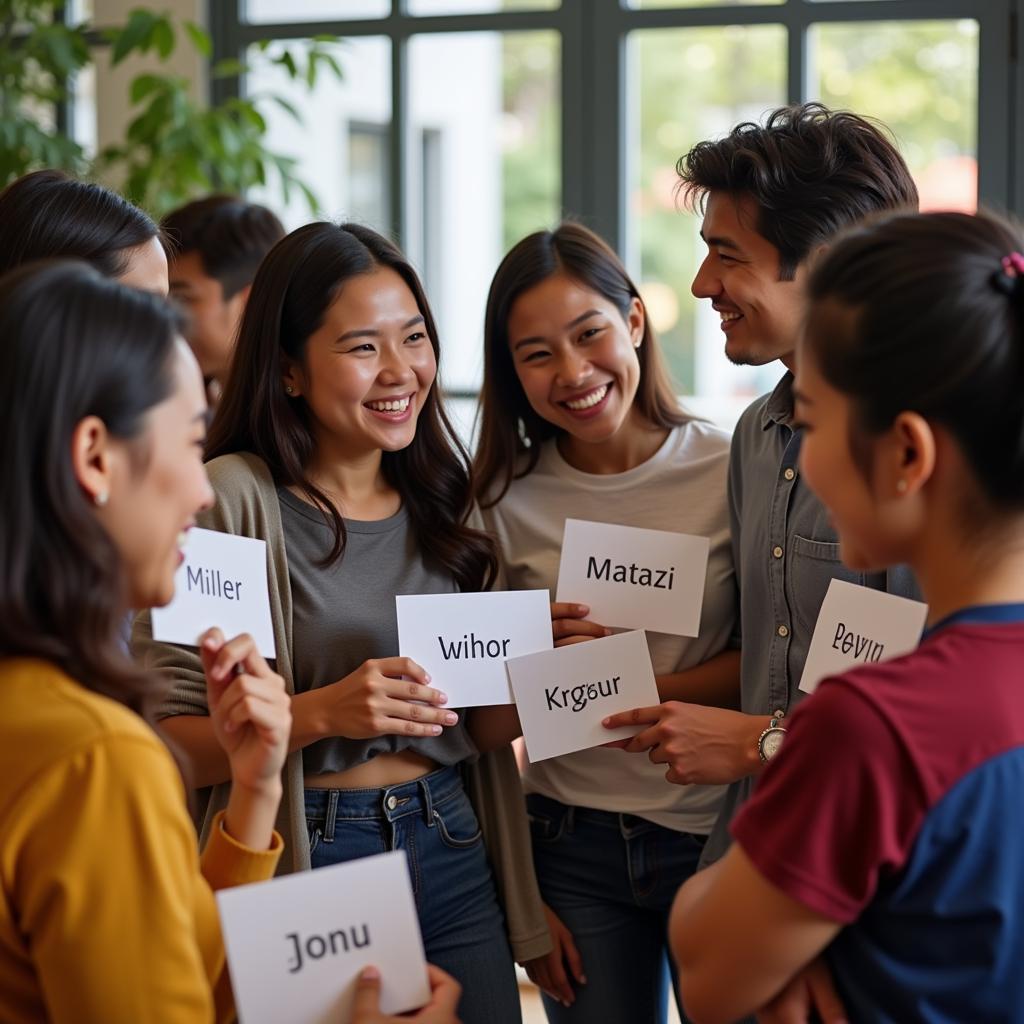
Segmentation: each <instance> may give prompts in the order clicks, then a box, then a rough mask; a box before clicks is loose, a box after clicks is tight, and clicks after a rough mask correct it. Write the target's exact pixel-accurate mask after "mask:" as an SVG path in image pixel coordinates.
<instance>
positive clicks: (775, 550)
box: [772, 544, 782, 558]
mask: <svg viewBox="0 0 1024 1024" xmlns="http://www.w3.org/2000/svg"><path fill="white" fill-rule="evenodd" d="M772 554H773V555H774V556H775V557H776V558H781V557H782V548H780V547H779V545H778V544H776V545H775V547H773V548H772Z"/></svg>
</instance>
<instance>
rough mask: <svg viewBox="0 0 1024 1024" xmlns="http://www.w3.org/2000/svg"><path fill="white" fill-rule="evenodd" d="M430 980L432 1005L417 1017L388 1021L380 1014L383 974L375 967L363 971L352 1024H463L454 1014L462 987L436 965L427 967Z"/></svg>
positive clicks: (412, 1015)
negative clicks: (416, 1023)
mask: <svg viewBox="0 0 1024 1024" xmlns="http://www.w3.org/2000/svg"><path fill="white" fill-rule="evenodd" d="M427 976H428V977H429V978H430V1002H429V1003H427V1005H426V1006H424V1007H423V1009H421V1010H417V1011H416V1012H415V1013H405V1014H402V1016H401V1017H389V1016H387V1015H386V1014H383V1013H381V1012H380V972H379V971H378V970H377V968H376V967H364V968H363V971H362V974H360V975H359V980H358V981H357V982H356V998H355V1002H354V1003H353V1004H352V1024H405V1022H406V1021H410V1020H418V1021H419V1022H420V1024H460V1022H459V1018H458V1017H457V1016H456V1014H455V1011H456V1010H457V1009H458V1006H459V997H460V996H461V995H462V986H461V985H460V984H459V983H458V982H457V981H456V980H455V979H454V978H453V977H451V975H449V974H445V972H444V971H442V970H441V968H440V967H435V966H434V965H433V964H427Z"/></svg>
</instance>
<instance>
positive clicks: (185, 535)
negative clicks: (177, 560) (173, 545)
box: [178, 530, 188, 551]
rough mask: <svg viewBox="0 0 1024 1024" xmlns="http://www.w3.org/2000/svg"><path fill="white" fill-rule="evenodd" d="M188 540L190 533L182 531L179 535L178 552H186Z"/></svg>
mask: <svg viewBox="0 0 1024 1024" xmlns="http://www.w3.org/2000/svg"><path fill="white" fill-rule="evenodd" d="M187 540H188V531H187V530H182V531H181V533H179V534H178V550H179V551H184V549H185V543H186V541H187Z"/></svg>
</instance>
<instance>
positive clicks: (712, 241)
mask: <svg viewBox="0 0 1024 1024" xmlns="http://www.w3.org/2000/svg"><path fill="white" fill-rule="evenodd" d="M700 237H701V238H703V239H704V244H705V245H708V246H712V245H717V246H720V247H721V248H723V249H735V250H736V252H743V249H742V248H741V247H740V245H739V244H738V243H736V242H734V241H733V240H732V239H731V238H729V237H728V236H727V235H712V236H711V237H710V238H709V237H708V236H707V235H705V234H704V229H703V228H701V232H700Z"/></svg>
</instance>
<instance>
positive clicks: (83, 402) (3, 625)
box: [0, 261, 182, 721]
mask: <svg viewBox="0 0 1024 1024" xmlns="http://www.w3.org/2000/svg"><path fill="white" fill-rule="evenodd" d="M181 327H182V323H181V319H180V316H179V314H178V313H176V312H175V311H174V310H173V309H172V308H171V307H170V306H169V305H167V304H166V303H165V302H163V301H162V300H160V299H159V298H157V297H156V296H154V295H149V294H146V293H145V292H140V291H135V290H133V289H129V288H126V287H124V286H122V285H119V284H117V283H116V282H114V281H111V280H109V279H107V278H104V277H103V276H102V275H101V274H100V273H98V272H97V271H96V270H94V269H92V268H90V267H88V266H86V265H85V264H84V263H79V262H77V261H60V262H52V263H37V264H29V265H26V266H25V267H22V268H19V269H17V270H13V271H11V272H10V273H9V274H7V275H5V276H4V277H3V278H0V338H3V344H2V345H0V445H2V448H3V452H4V456H3V458H2V459H0V524H2V525H0V656H3V657H17V656H21V657H36V658H42V659H45V660H46V661H50V662H53V663H54V664H55V665H57V666H59V667H60V668H61V669H63V670H64V671H65V672H66V673H67V674H68V675H70V676H71V677H72V678H74V679H75V680H76V681H77V682H79V683H80V684H81V685H82V686H84V687H86V688H87V689H89V690H93V691H95V692H96V693H102V694H105V695H106V696H108V697H112V698H113V699H115V700H117V701H120V703H122V704H124V705H126V706H127V707H129V708H131V709H132V710H133V711H135V712H137V713H138V714H141V715H142V716H143V717H144V718H146V719H148V720H149V721H152V713H153V711H154V710H155V704H156V702H157V701H158V700H159V698H160V696H161V695H162V694H163V692H164V690H165V686H164V685H163V684H162V683H161V680H160V679H159V678H158V677H156V676H153V675H147V674H145V673H143V672H141V671H140V670H139V668H138V667H137V666H136V665H135V664H133V662H132V661H131V659H130V658H129V657H128V654H127V651H126V648H125V643H124V635H123V631H124V623H125V615H126V614H127V611H128V608H127V600H128V598H127V586H126V581H125V579H124V575H123V569H122V564H121V559H120V557H119V554H118V550H117V548H116V546H115V544H114V542H113V540H112V539H111V537H110V536H109V534H108V533H107V531H106V530H105V529H104V528H103V526H102V525H101V523H100V521H99V519H97V517H96V515H95V513H94V510H93V507H92V505H91V503H90V501H89V499H88V497H87V496H86V494H85V493H84V491H83V490H82V488H81V486H80V485H79V483H78V479H77V477H76V475H75V471H74V467H73V465H72V462H71V439H72V436H73V434H74V431H75V429H76V427H77V425H78V424H79V423H80V422H81V421H82V419H84V418H85V417H86V416H97V417H98V418H99V419H100V420H102V421H103V423H104V424H105V425H106V428H107V430H108V431H109V432H110V433H111V434H112V435H113V436H114V437H117V438H120V439H121V440H125V441H134V440H135V439H137V438H139V437H140V435H141V434H142V432H143V430H144V426H145V416H146V413H147V412H148V411H149V410H150V409H151V408H153V406H155V405H157V404H158V403H159V402H161V401H163V400H164V399H165V398H166V397H167V396H168V395H169V394H170V392H171V389H172V386H173V378H172V375H171V362H172V355H173V346H174V338H175V336H176V335H177V334H179V333H180V332H181Z"/></svg>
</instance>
